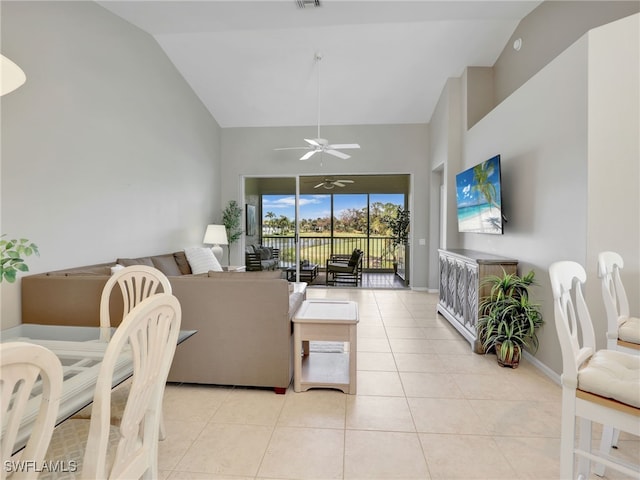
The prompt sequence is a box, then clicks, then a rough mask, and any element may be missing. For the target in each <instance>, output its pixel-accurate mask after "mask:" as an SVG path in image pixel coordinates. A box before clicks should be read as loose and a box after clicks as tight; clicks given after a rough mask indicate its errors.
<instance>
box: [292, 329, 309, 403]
mask: <svg viewBox="0 0 640 480" xmlns="http://www.w3.org/2000/svg"><path fill="white" fill-rule="evenodd" d="M300 328H301V325H300V324H299V323H295V324H294V325H293V391H294V392H299V391H300V378H301V377H302V335H301V333H302V332H301V331H300ZM306 343H307V348H306V350H307V352H308V351H309V342H306ZM307 354H308V353H307Z"/></svg>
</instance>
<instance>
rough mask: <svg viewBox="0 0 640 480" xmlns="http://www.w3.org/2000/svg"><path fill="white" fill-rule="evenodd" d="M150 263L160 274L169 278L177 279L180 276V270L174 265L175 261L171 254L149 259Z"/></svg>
mask: <svg viewBox="0 0 640 480" xmlns="http://www.w3.org/2000/svg"><path fill="white" fill-rule="evenodd" d="M151 261H152V262H153V266H154V267H156V268H157V269H158V270H160V271H161V272H162V273H164V274H165V275H167V276H169V277H177V276H179V275H182V272H181V271H180V268H178V264H177V263H176V259H175V257H174V256H173V253H168V254H166V255H156V256H155V257H151Z"/></svg>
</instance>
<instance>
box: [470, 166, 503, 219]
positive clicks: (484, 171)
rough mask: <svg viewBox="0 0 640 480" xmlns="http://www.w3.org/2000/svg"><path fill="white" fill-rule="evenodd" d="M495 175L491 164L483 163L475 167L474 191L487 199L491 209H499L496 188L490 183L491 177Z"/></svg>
mask: <svg viewBox="0 0 640 480" xmlns="http://www.w3.org/2000/svg"><path fill="white" fill-rule="evenodd" d="M491 175H493V165H492V164H491V163H489V162H488V161H487V162H482V163H480V164H478V165H476V166H475V167H473V177H474V185H473V189H474V190H475V191H477V192H479V193H480V194H482V196H483V197H484V198H485V200H486V201H487V203H488V204H489V207H490V208H493V207H498V204H497V203H496V200H495V198H496V187H495V185H494V184H493V183H491V182H490V181H489V177H491Z"/></svg>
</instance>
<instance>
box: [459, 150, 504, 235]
mask: <svg viewBox="0 0 640 480" xmlns="http://www.w3.org/2000/svg"><path fill="white" fill-rule="evenodd" d="M456 197H457V205H458V230H459V231H460V232H472V233H493V234H501V233H502V205H501V192H500V157H499V156H496V157H493V158H491V159H489V160H487V161H486V162H482V163H479V164H478V165H476V166H475V167H473V168H470V169H468V170H465V171H464V172H462V173H459V174H458V175H456Z"/></svg>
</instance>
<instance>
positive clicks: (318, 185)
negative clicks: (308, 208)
mask: <svg viewBox="0 0 640 480" xmlns="http://www.w3.org/2000/svg"><path fill="white" fill-rule="evenodd" d="M323 185H324V182H322V183H319V184H317V185H316V186H315V187H313V188H320V187H321V186H323Z"/></svg>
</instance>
